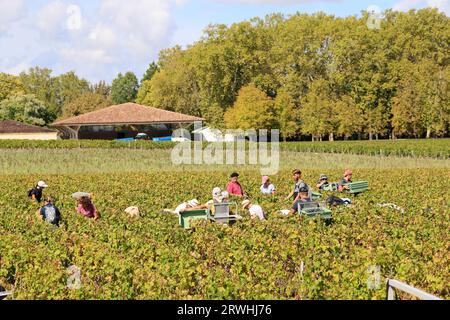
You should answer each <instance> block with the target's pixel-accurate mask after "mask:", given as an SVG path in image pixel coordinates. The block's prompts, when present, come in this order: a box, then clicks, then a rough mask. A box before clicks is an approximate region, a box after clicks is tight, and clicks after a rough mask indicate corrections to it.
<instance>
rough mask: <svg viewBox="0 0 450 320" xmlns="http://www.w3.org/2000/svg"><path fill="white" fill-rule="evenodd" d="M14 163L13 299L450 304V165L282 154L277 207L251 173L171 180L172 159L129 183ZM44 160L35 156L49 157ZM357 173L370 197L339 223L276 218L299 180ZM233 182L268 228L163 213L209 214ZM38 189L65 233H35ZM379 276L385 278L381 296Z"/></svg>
mask: <svg viewBox="0 0 450 320" xmlns="http://www.w3.org/2000/svg"><path fill="white" fill-rule="evenodd" d="M19 151H20V150H9V151H5V150H4V153H3V154H2V157H3V158H2V162H6V161H7V162H8V163H9V166H6V165H3V168H4V169H2V170H3V171H0V172H1V173H0V179H1V181H2V185H3V190H2V193H1V194H0V234H1V241H0V284H2V285H4V286H5V287H6V288H7V289H8V290H12V291H13V292H14V295H13V297H12V298H13V299H275V300H278V299H304V300H307V299H308V300H309V299H384V298H385V295H386V292H385V284H384V280H385V279H386V278H395V279H398V280H401V281H404V282H406V283H408V284H410V285H413V286H415V287H417V288H420V289H422V290H425V291H427V292H429V293H431V294H434V295H437V296H439V297H441V298H444V299H449V298H450V283H449V281H448V279H449V277H450V254H449V246H450V237H449V232H448V231H449V230H450V216H449V205H450V194H449V192H448V177H449V173H450V165H449V163H448V160H435V159H425V160H421V161H416V160H415V159H413V158H411V159H410V158H405V159H403V164H404V166H405V167H404V168H402V167H401V163H400V162H401V158H399V160H396V159H397V158H395V157H392V158H389V157H387V158H386V159H385V158H383V157H369V156H354V155H338V154H334V155H326V156H324V155H317V154H303V155H300V154H297V155H295V154H293V153H292V152H289V154H283V153H282V155H283V156H282V157H281V159H282V164H281V170H280V171H279V173H278V174H277V175H274V176H272V181H273V182H274V184H275V185H276V186H277V195H276V196H274V197H264V196H262V195H260V194H259V186H260V180H261V176H260V172H259V170H258V169H257V168H252V167H250V166H242V167H235V168H233V167H229V166H226V167H223V168H217V170H216V171H212V170H210V169H208V170H207V169H205V170H204V171H202V170H200V169H198V168H197V170H190V168H189V167H187V166H184V167H180V168H173V167H172V166H171V165H170V164H168V163H167V159H168V155H167V154H165V155H164V152H167V151H163V150H157V149H155V150H154V152H155V153H153V157H154V158H155V159H156V160H152V162H149V163H147V167H146V168H144V167H140V166H133V165H131V164H130V167H131V169H130V170H129V172H120V167H121V166H123V165H124V164H122V163H119V164H113V163H110V159H111V158H112V157H113V156H112V154H108V152H110V151H108V150H102V152H104V153H102V152H99V150H97V152H99V153H98V157H99V159H98V160H96V161H98V162H99V163H100V160H101V157H105V158H104V160H105V159H106V161H105V162H109V163H110V167H108V166H105V167H102V166H99V167H98V170H96V171H95V170H93V171H92V172H86V173H82V172H72V170H64V169H63V168H64V164H65V163H66V162H65V161H67V159H66V158H64V157H56V158H53V159H54V162H57V163H56V164H50V161H49V162H47V163H48V166H49V167H51V170H45V166H44V165H42V166H41V165H39V164H36V169H35V170H34V172H32V173H26V172H25V171H24V170H20V168H21V166H26V165H27V164H26V161H24V159H25V158H24V159H21V158H20V157H21V156H20V155H19V153H18V152H19ZM47 151H48V150H36V152H38V153H42V155H41V157H45V152H47ZM67 152H68V154H69V155H68V157H71V156H73V157H75V152H74V153H73V154H72V153H70V151H67ZM118 152H119V151H118ZM120 152H122V151H120ZM129 152H131V151H129ZM147 152H151V151H147ZM146 155H148V154H146ZM155 155H157V156H155ZM158 155H163V156H161V157H159V156H158ZM293 155H294V156H293ZM36 157H37V155H36V154H35V155H34V156H32V157H31V158H36ZM117 157H119V156H117ZM50 158H51V157H50ZM380 158H381V159H380ZM14 159H16V164H15V165H12V162H13V161H14ZM26 159H28V158H26ZM37 159H39V161H43V160H41V158H39V157H38V158H37ZM47 159H49V158H47ZM158 159H159V160H158ZM313 159H316V161H312V160H313ZM389 159H392V161H389ZM28 160H29V159H28ZM39 161H38V162H39ZM307 161H309V162H307ZM342 161H345V162H344V163H342ZM427 161H428V162H427ZM435 161H438V162H437V163H439V165H436V162H435ZM333 163H334V164H335V165H334V168H333ZM381 163H383V165H381ZM75 164H76V161H75V160H74V161H72V162H71V164H70V166H74V165H75ZM350 164H351V165H353V167H354V175H355V177H354V178H355V179H356V180H367V181H369V183H370V192H367V193H364V194H361V195H359V196H357V197H353V200H354V205H353V207H351V208H337V209H334V210H333V217H334V219H333V222H332V223H331V224H325V223H324V222H322V221H316V220H307V219H302V218H300V217H286V216H283V215H281V214H279V213H278V211H279V210H281V209H288V208H289V202H286V201H285V200H284V197H285V196H286V195H287V194H288V193H289V192H290V191H291V187H292V177H291V170H292V169H293V168H294V167H300V168H301V169H303V171H304V179H305V181H306V182H307V183H309V184H310V185H314V184H315V182H316V180H317V178H318V177H319V175H320V174H321V173H323V172H325V173H327V174H328V175H329V176H330V178H331V179H332V180H333V181H337V180H338V179H339V178H340V177H341V175H342V168H345V167H346V166H347V165H350ZM92 166H93V167H94V164H92ZM6 167H7V168H8V169H5V168H6ZM30 167H32V166H30ZM108 168H109V169H108ZM122 169H123V170H125V171H126V168H125V167H124V168H122ZM171 169H173V170H171ZM233 169H237V170H239V172H240V173H241V183H242V184H243V186H244V188H245V190H247V191H248V192H249V193H250V196H251V198H252V199H253V201H254V202H255V203H258V204H260V205H261V206H262V207H263V208H264V209H265V211H266V214H267V220H266V221H252V220H251V219H250V218H249V217H248V216H247V215H245V214H243V213H242V212H241V214H242V215H244V219H243V221H241V222H239V223H237V224H235V225H233V226H230V227H222V226H219V225H215V224H210V223H203V224H198V225H197V226H196V227H195V229H194V230H191V231H186V230H184V229H182V228H180V227H179V225H178V218H177V217H176V215H172V214H168V213H163V212H162V210H163V209H164V208H174V207H176V206H177V205H178V204H179V203H181V202H183V201H186V200H189V199H192V198H197V199H198V200H200V202H202V203H205V202H206V201H208V200H209V199H210V193H211V190H212V188H213V187H216V186H220V187H222V188H223V187H225V185H226V183H227V181H228V175H229V173H230V172H231V170H233ZM41 179H44V180H45V181H46V182H47V183H48V184H49V186H50V188H49V189H48V190H46V194H47V195H52V196H54V197H55V198H56V199H57V205H58V207H59V208H60V210H61V212H62V216H63V222H62V224H61V227H60V228H59V229H57V230H55V229H53V228H52V227H51V226H49V225H47V224H45V223H42V222H38V221H37V220H36V217H35V211H36V210H37V208H38V207H37V205H35V204H32V203H31V202H29V201H28V199H27V197H26V193H27V190H28V189H29V188H30V187H31V186H32V185H33V184H34V183H36V181H38V180H41ZM76 191H88V192H92V194H93V199H94V203H95V204H96V205H97V207H98V209H99V211H100V212H101V214H102V219H101V220H99V221H97V222H94V221H89V220H85V219H84V218H82V217H80V216H78V215H77V214H75V210H74V207H75V205H76V204H75V201H74V200H73V199H72V198H71V194H72V193H73V192H76ZM383 203H395V204H396V205H398V206H399V207H401V208H403V209H404V212H401V211H397V210H395V209H392V208H389V207H381V206H379V204H383ZM129 206H138V207H139V208H140V209H141V217H140V218H139V219H130V218H128V217H127V215H126V214H125V213H124V210H125V208H127V207H129ZM302 263H303V265H304V269H302V268H301V265H302ZM71 266H76V267H77V268H79V270H80V275H81V287H80V288H79V289H69V288H68V286H67V283H68V280H69V279H70V276H71V275H70V273H68V271H67V270H68V268H69V267H71ZM373 268H379V270H380V274H379V279H378V280H377V281H375V283H373V281H374V279H373V277H372V276H371V274H370V270H373ZM375 279H377V278H375ZM369 283H370V285H369ZM402 298H404V299H411V297H409V296H403V297H402Z"/></svg>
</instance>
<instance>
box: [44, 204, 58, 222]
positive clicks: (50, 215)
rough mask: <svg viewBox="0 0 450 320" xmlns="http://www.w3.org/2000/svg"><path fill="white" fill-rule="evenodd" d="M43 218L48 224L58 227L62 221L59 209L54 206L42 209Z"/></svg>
mask: <svg viewBox="0 0 450 320" xmlns="http://www.w3.org/2000/svg"><path fill="white" fill-rule="evenodd" d="M40 213H41V216H42V218H43V219H44V220H45V221H47V222H48V223H51V224H54V225H56V226H58V225H59V221H60V220H61V213H60V212H59V209H58V208H57V207H55V206H54V205H53V204H47V205H45V206H43V207H42V208H41V211H40Z"/></svg>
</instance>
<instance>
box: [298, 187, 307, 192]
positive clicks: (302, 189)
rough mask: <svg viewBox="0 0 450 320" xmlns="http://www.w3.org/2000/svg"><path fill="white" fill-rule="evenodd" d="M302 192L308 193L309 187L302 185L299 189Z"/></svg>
mask: <svg viewBox="0 0 450 320" xmlns="http://www.w3.org/2000/svg"><path fill="white" fill-rule="evenodd" d="M298 191H299V192H300V193H307V192H309V189H308V188H307V187H301V188H300V190H298Z"/></svg>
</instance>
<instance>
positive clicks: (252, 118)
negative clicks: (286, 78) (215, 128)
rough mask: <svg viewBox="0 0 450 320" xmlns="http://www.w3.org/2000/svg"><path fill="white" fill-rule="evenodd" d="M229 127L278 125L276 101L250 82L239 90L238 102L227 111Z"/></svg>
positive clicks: (271, 126)
mask: <svg viewBox="0 0 450 320" xmlns="http://www.w3.org/2000/svg"><path fill="white" fill-rule="evenodd" d="M225 125H226V127H227V128H228V129H243V130H248V129H255V130H259V129H271V128H275V127H276V126H277V121H276V114H275V108H274V101H273V99H271V98H270V97H268V96H267V94H266V93H264V92H263V91H261V90H259V89H258V88H256V87H255V85H253V84H250V85H248V86H245V87H243V88H242V89H241V90H240V91H239V95H238V97H237V99H236V103H235V104H234V105H233V107H232V108H230V109H228V110H227V111H226V113H225Z"/></svg>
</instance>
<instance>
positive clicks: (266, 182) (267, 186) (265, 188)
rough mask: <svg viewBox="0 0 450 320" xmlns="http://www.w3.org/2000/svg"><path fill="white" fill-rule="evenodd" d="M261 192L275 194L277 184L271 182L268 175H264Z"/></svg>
mask: <svg viewBox="0 0 450 320" xmlns="http://www.w3.org/2000/svg"><path fill="white" fill-rule="evenodd" d="M261 193H262V194H270V195H274V194H275V186H274V185H273V184H272V183H270V178H269V177H268V176H264V177H262V185H261Z"/></svg>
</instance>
